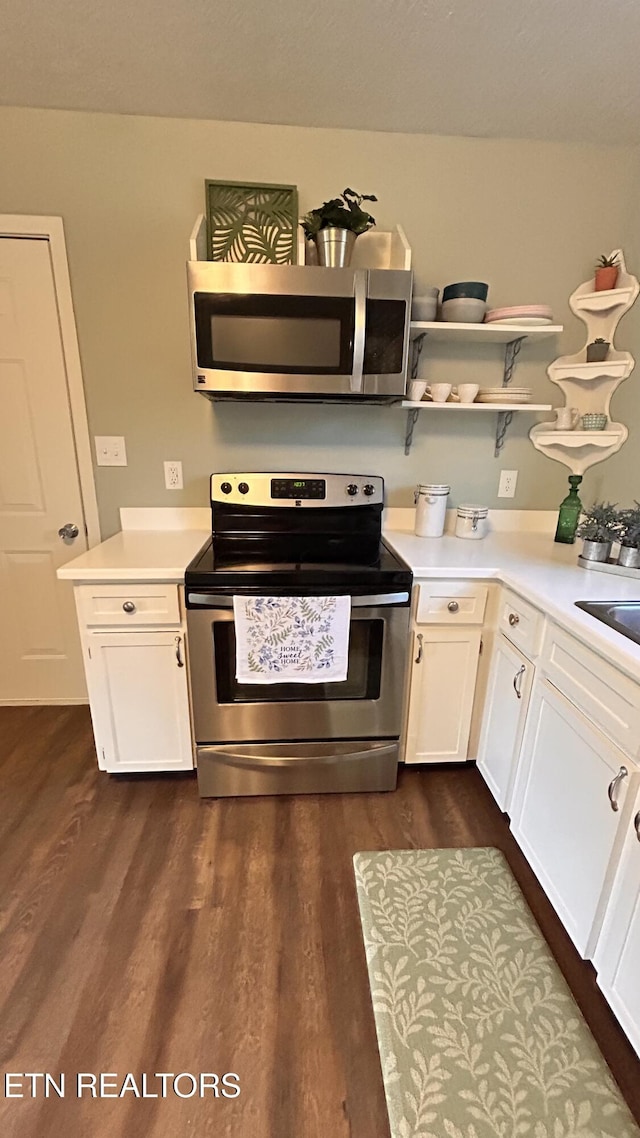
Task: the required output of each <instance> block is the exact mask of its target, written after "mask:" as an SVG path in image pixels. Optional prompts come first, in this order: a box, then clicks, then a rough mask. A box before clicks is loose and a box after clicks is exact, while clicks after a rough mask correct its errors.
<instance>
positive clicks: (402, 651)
mask: <svg viewBox="0 0 640 1138" xmlns="http://www.w3.org/2000/svg"><path fill="white" fill-rule="evenodd" d="M280 593H281V595H287V596H290V595H291V590H287V591H285V590H284V589H283V590H280ZM187 605H188V609H187V625H188V631H189V637H188V646H189V664H190V668H189V671H190V680H191V693H192V711H193V723H194V733H195V738H196V742H197V744H198V746H199V747H200V746H203V745H204V746H206V745H207V744H216V743H225V744H228V743H239V742H243V743H265V742H266V743H270V742H283V741H287V740H292V741H293V740H295V741H296V742H302V741H304V740H314V741H323V740H343V741H345V740H349V739H358V740H363V739H370V740H372V739H376V740H397V739H398V737H399V735H400V726H401V719H402V698H403V687H404V674H405V666H406V658H407V637H408V628H409V593H408V592H407V591H403V592H399V593H382V594H376V595H375V596H352V598H351V606H352V608H351V626H350V630H349V664H348V671H347V678H346V680H345V681H343V682H335V683H325V684H295V683H293V684H291V683H289V684H241V683H238V681H237V680H236V678H235V662H236V651H235V634H234V623H233V608H232V606H233V599H232V595H231V593H230V594H229V595H220V594H216V595H211V594H208V593H206V592H197V591H196V590H195V589H188V590H187Z"/></svg>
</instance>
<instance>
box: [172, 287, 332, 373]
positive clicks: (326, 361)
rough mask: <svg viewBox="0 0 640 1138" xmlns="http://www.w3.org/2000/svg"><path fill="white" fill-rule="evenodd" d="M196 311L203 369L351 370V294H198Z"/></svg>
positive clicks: (270, 370)
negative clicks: (342, 295) (315, 295)
mask: <svg viewBox="0 0 640 1138" xmlns="http://www.w3.org/2000/svg"><path fill="white" fill-rule="evenodd" d="M195 315H196V338H197V344H198V364H199V366H200V367H202V368H208V369H209V368H210V369H217V370H220V371H231V372H234V371H238V372H261V373H266V374H274V375H301V374H303V375H344V374H349V373H350V371H351V368H352V363H353V335H354V302H353V299H352V298H350V297H337V298H333V297H308V296H271V295H267V296H252V295H249V296H238V295H232V294H211V293H196V295H195Z"/></svg>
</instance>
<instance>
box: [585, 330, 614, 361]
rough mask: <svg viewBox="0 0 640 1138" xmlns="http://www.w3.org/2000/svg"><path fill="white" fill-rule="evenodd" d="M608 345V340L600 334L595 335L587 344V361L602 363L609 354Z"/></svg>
mask: <svg viewBox="0 0 640 1138" xmlns="http://www.w3.org/2000/svg"><path fill="white" fill-rule="evenodd" d="M609 347H610V344H609V341H608V340H605V339H604V338H603V337H602V336H596V338H595V340H592V341H591V343H590V344H587V363H588V364H601V363H603V362H604V360H606V358H607V356H608V354H609Z"/></svg>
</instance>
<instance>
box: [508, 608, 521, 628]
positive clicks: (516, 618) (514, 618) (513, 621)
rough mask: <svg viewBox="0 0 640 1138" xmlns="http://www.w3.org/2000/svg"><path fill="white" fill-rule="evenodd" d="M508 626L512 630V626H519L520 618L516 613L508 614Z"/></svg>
mask: <svg viewBox="0 0 640 1138" xmlns="http://www.w3.org/2000/svg"><path fill="white" fill-rule="evenodd" d="M509 624H510V625H511V627H512V628H513V627H514V625H516V624H520V617H519V616H518V614H517V612H510V613H509Z"/></svg>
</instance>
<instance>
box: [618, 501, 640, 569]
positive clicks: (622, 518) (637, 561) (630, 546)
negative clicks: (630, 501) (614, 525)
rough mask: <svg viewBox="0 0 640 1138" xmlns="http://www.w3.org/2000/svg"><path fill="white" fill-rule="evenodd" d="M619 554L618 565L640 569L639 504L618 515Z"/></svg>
mask: <svg viewBox="0 0 640 1138" xmlns="http://www.w3.org/2000/svg"><path fill="white" fill-rule="evenodd" d="M618 523H619V534H618V537H619V541H620V553H619V554H618V565H626V566H627V568H631V569H640V502H636V503H635V505H634V506H632V507H631V509H629V510H621V511H620V513H619V515H618Z"/></svg>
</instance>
